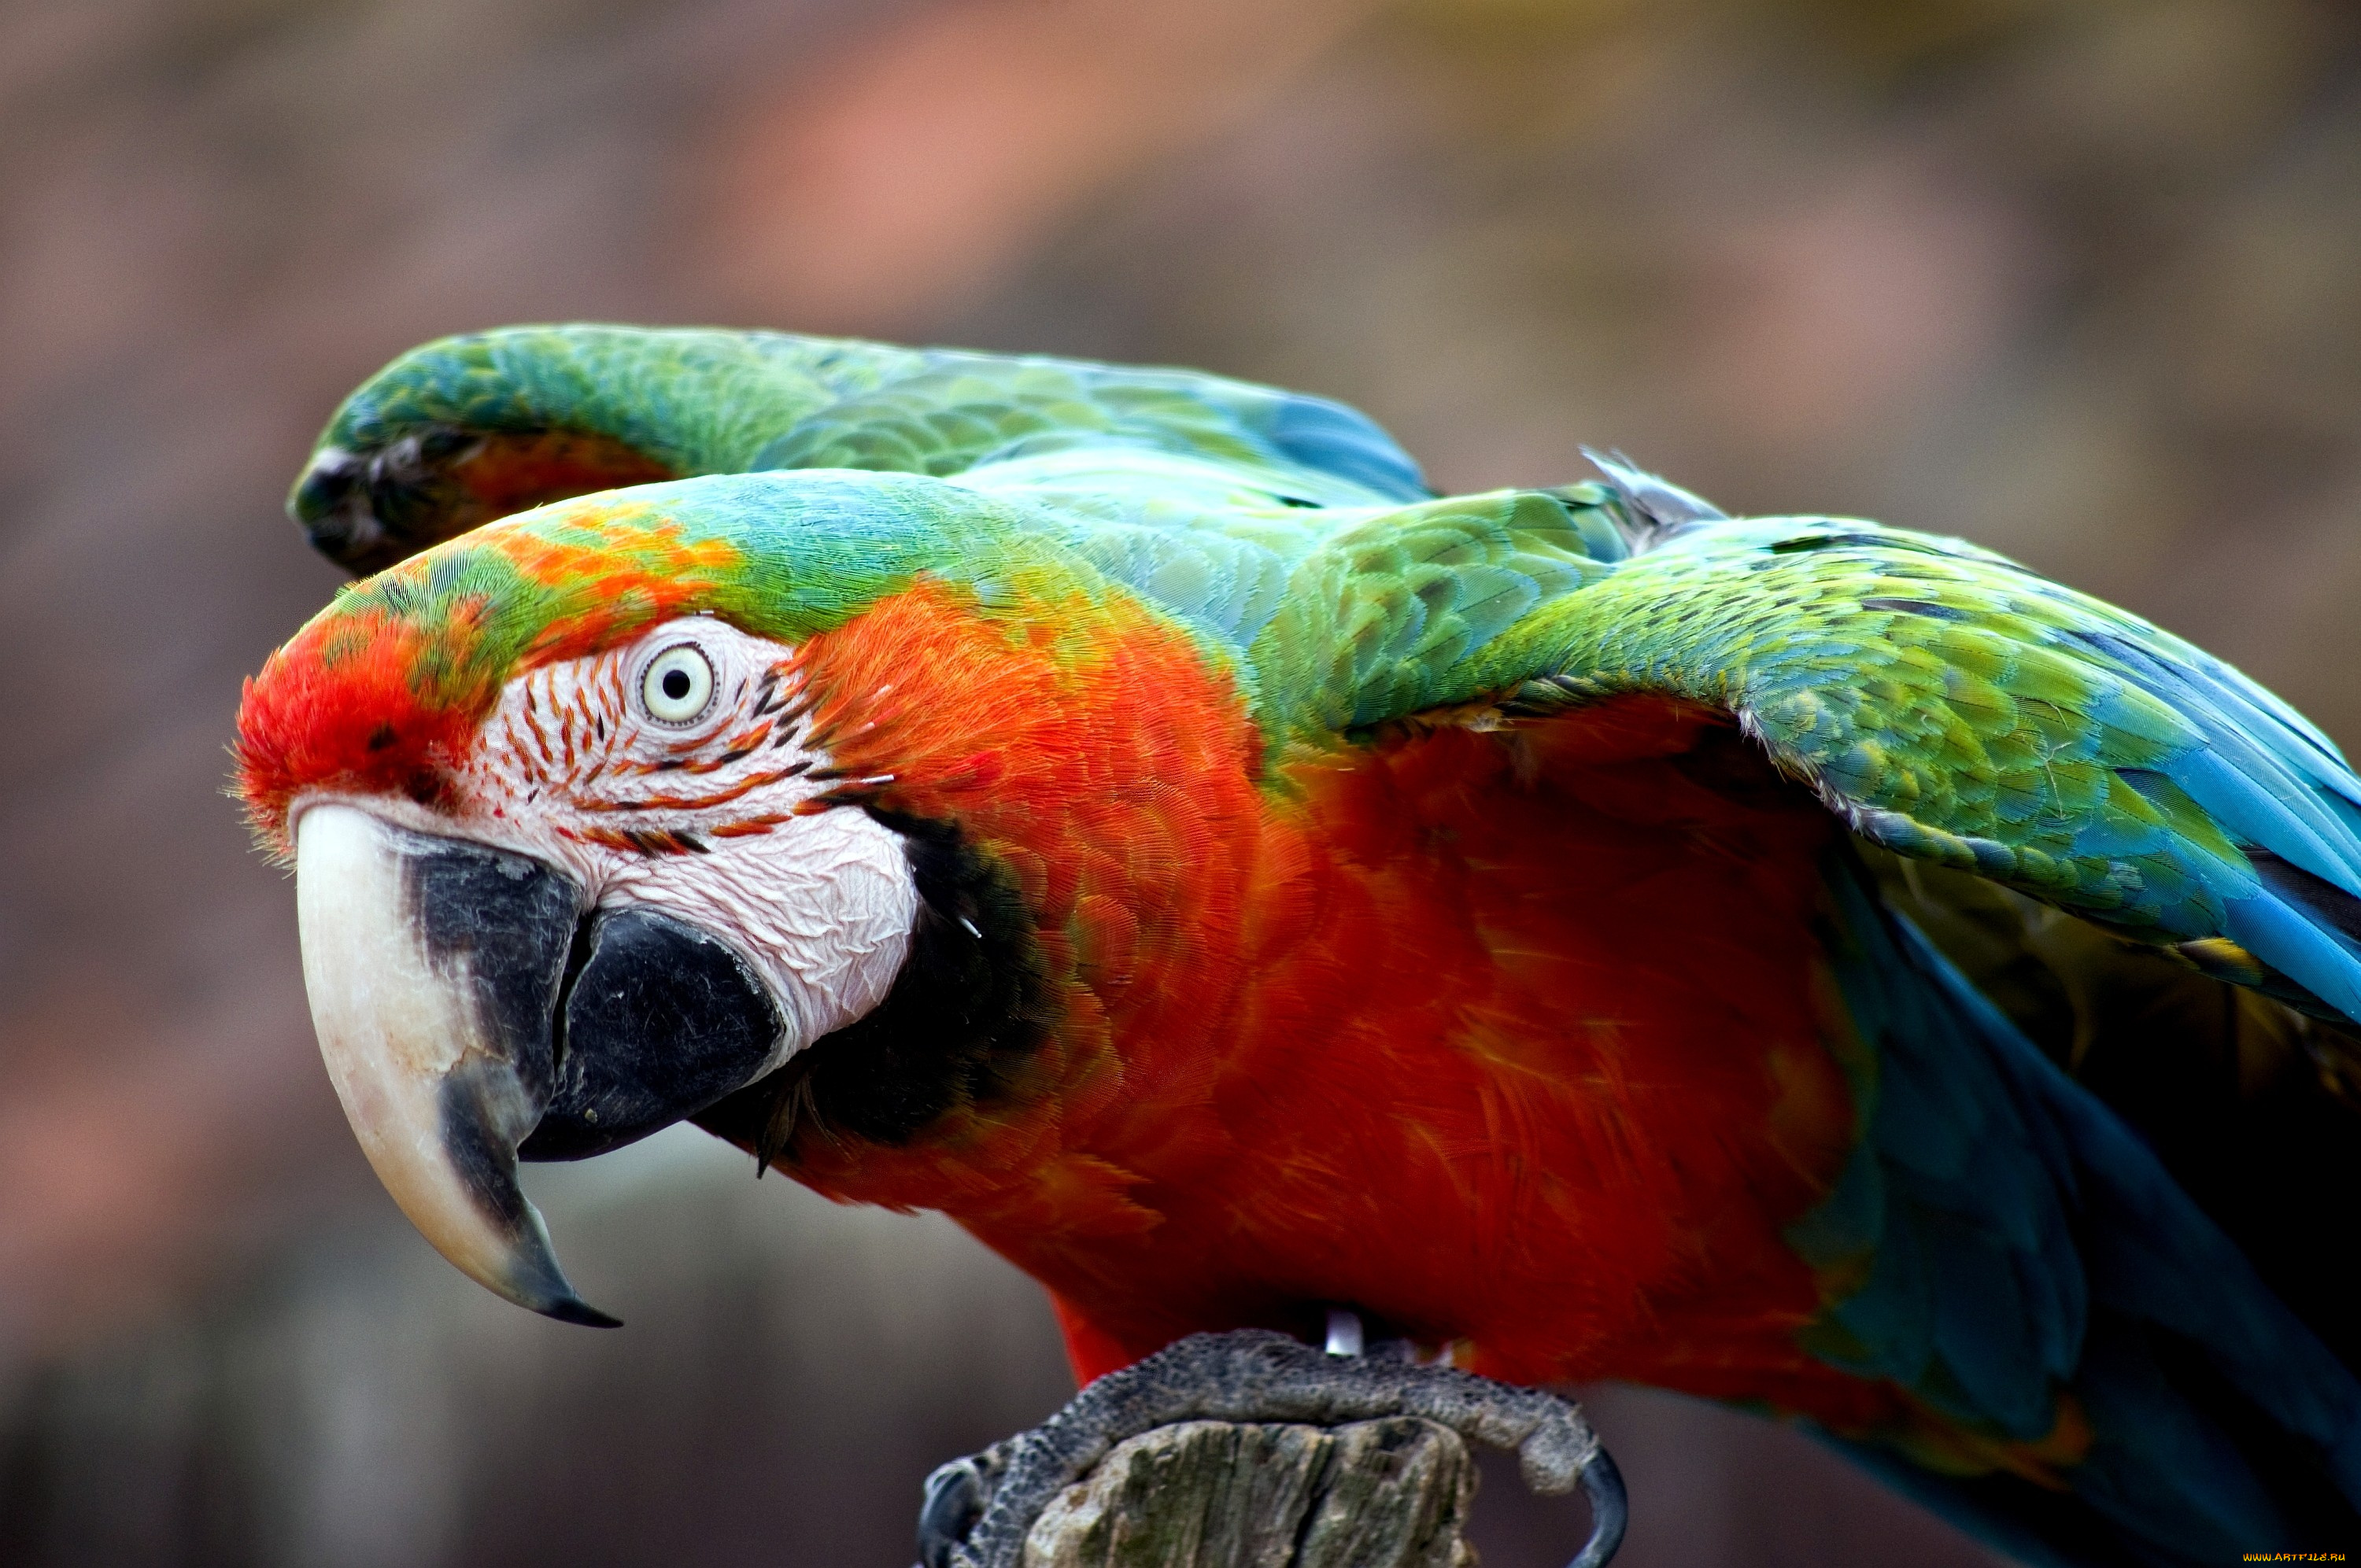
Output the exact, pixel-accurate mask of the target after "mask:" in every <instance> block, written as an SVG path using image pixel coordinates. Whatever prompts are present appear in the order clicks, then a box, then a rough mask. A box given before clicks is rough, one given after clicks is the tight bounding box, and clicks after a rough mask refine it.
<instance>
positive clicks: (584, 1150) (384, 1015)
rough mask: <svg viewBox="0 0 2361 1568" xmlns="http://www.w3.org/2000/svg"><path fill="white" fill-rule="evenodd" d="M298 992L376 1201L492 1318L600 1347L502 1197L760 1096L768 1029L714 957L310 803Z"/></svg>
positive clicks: (534, 872)
mask: <svg viewBox="0 0 2361 1568" xmlns="http://www.w3.org/2000/svg"><path fill="white" fill-rule="evenodd" d="M295 874H296V908H297V915H298V922H299V925H300V927H301V930H302V942H303V983H304V988H305V990H306V991H307V992H309V993H310V996H311V1002H312V1022H313V1027H314V1028H315V1029H317V1031H318V1032H319V1036H320V1054H321V1056H322V1057H323V1058H324V1059H325V1061H326V1063H327V1067H328V1076H329V1078H330V1079H331V1080H333V1081H334V1082H335V1088H336V1095H337V1098H338V1099H340V1100H342V1101H343V1102H344V1107H345V1114H346V1118H347V1119H349V1120H350V1121H351V1123H352V1125H353V1131H354V1133H355V1135H357V1137H358V1138H359V1140H360V1145H361V1149H362V1152H363V1153H365V1154H366V1155H367V1156H368V1161H369V1164H370V1166H371V1167H372V1168H375V1170H376V1171H377V1174H378V1179H379V1180H380V1181H382V1182H384V1183H385V1187H386V1190H387V1191H388V1192H390V1194H392V1197H393V1200H394V1201H395V1202H396V1203H398V1204H399V1205H401V1212H403V1213H405V1214H407V1215H409V1216H410V1220H411V1223H412V1224H414V1225H416V1226H417V1227H418V1229H419V1231H420V1232H421V1234H423V1235H424V1236H425V1237H426V1239H427V1240H428V1241H429V1242H431V1243H433V1244H434V1248H435V1250H436V1251H438V1252H440V1253H442V1254H443V1255H444V1256H445V1257H446V1258H448V1259H450V1260H451V1262H452V1263H453V1264H454V1265H456V1266H457V1267H458V1268H459V1269H460V1270H461V1271H462V1272H464V1273H466V1274H467V1275H468V1276H469V1277H471V1278H474V1279H476V1280H477V1281H478V1282H479V1283H481V1284H483V1285H485V1286H487V1287H489V1288H490V1289H492V1290H493V1291H495V1292H497V1293H498V1294H500V1295H501V1296H505V1297H506V1298H508V1299H510V1300H511V1301H514V1302H516V1303H517V1304H518V1305H519V1306H522V1307H529V1308H531V1309H533V1310H534V1311H536V1312H542V1313H545V1314H546V1315H548V1316H550V1317H553V1318H558V1319H561V1320H563V1321H567V1322H576V1323H588V1324H595V1325H599V1326H608V1327H610V1326H612V1325H613V1324H614V1322H615V1320H614V1319H612V1318H609V1317H608V1316H607V1315H606V1314H605V1313H603V1312H600V1311H598V1310H596V1309H595V1308H593V1307H591V1306H589V1305H588V1303H587V1302H585V1301H584V1300H583V1299H581V1298H580V1297H579V1296H577V1294H576V1293H575V1290H574V1288H573V1286H571V1285H570V1284H568V1283H567V1282H566V1275H565V1272H564V1271H563V1270H562V1269H560V1268H559V1267H558V1265H557V1258H556V1255H555V1253H554V1252H553V1251H552V1250H551V1248H550V1245H549V1235H548V1232H547V1231H546V1230H545V1229H544V1227H543V1224H542V1220H541V1215H540V1213H539V1212H536V1211H535V1210H534V1208H533V1205H532V1203H530V1202H529V1201H526V1199H525V1196H524V1192H523V1190H522V1188H521V1187H520V1186H519V1185H518V1182H517V1159H518V1155H519V1149H520V1146H526V1145H527V1144H528V1140H530V1142H531V1146H527V1147H526V1148H525V1149H524V1153H525V1157H529V1158H531V1157H540V1158H561V1159H563V1158H578V1157H583V1156H586V1155H590V1154H597V1153H600V1152H603V1151H604V1150H606V1149H609V1148H612V1147H615V1146H618V1145H620V1144H624V1143H628V1142H630V1141H631V1140H632V1139H634V1138H637V1137H641V1136H644V1135H646V1134H648V1133H651V1132H653V1131H655V1130H656V1129H657V1128H659V1127H662V1126H665V1125H667V1124H671V1123H673V1122H675V1121H678V1120H680V1119H681V1118H682V1117H684V1116H687V1115H693V1114H694V1113H697V1112H698V1111H701V1110H703V1109H705V1107H706V1106H707V1105H708V1104H710V1103H712V1102H714V1101H716V1100H719V1099H720V1098H721V1097H722V1096H723V1095H725V1094H727V1093H729V1092H730V1091H732V1090H735V1089H737V1088H739V1087H741V1085H742V1084H744V1083H745V1082H747V1081H749V1080H752V1078H753V1077H754V1076H756V1075H757V1074H758V1073H759V1072H760V1071H761V1070H762V1069H763V1067H764V1066H765V1065H766V1064H767V1062H768V1060H769V1058H770V1055H771V1053H772V1050H773V1047H774V1045H775V1044H776V1042H777V1040H778V1037H779V1034H780V1022H779V1015H778V1012H777V1009H776V1007H775V1006H774V1004H773V1003H772V1002H771V1000H770V997H769V994H768V992H767V991H766V990H765V989H764V988H763V985H762V983H761V982H760V981H758V980H757V979H756V978H755V977H754V976H753V975H752V972H751V971H750V970H748V969H747V967H746V966H745V965H744V964H743V963H742V962H741V961H740V960H739V959H737V958H736V956H735V955H734V954H732V953H731V952H730V950H729V949H728V948H726V947H724V946H723V945H722V944H720V943H719V942H717V941H715V940H713V939H712V938H709V937H707V936H705V935H704V934H703V933H700V932H697V931H696V930H695V929H693V928H692V927H687V926H686V925H684V924H682V923H681V922H679V921H676V920H674V919H672V918H670V917H669V916H663V915H658V914H656V913H654V912H653V911H649V910H629V909H626V910H620V911H594V910H591V909H589V908H588V907H586V905H587V900H586V897H585V894H584V891H583V889H582V888H581V886H580V885H579V884H578V883H576V882H575V881H574V880H573V879H571V878H570V877H567V876H566V875H565V874H564V873H563V872H558V871H556V870H555V869H553V868H552V867H550V866H547V865H545V864H544V863H542V862H541V861H535V860H532V859H529V858H527V857H525V856H522V855H516V854H511V853H509V852H507V851H504V850H495V849H491V848H489V847H488V846H485V845H481V844H477V843H473V842H470V841H468V840H467V839H449V838H441V837H436V836H434V835H431V834H425V833H418V832H413V831H412V830H410V829H408V828H400V827H396V826H394V825H393V824H391V823H390V822H387V821H385V820H383V819H382V818H379V817H375V816H373V815H371V814H370V813H368V812H367V811H364V810H361V809H359V808H358V807H356V806H345V805H340V804H334V803H323V804H320V805H317V806H312V807H311V808H310V809H308V810H306V811H305V812H304V813H303V814H302V817H301V818H300V819H299V821H298V823H297V825H296V838H295Z"/></svg>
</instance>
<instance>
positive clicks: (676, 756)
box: [452, 616, 918, 1071]
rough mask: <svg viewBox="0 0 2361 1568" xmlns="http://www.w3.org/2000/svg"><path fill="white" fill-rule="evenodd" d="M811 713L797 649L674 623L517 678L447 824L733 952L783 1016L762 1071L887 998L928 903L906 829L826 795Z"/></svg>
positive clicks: (690, 621) (824, 762) (832, 781)
mask: <svg viewBox="0 0 2361 1568" xmlns="http://www.w3.org/2000/svg"><path fill="white" fill-rule="evenodd" d="M708 670H709V674H710V679H711V683H712V691H711V693H710V697H709V700H704V698H705V694H704V693H703V692H702V691H701V690H700V689H699V688H698V685H697V683H700V682H702V681H703V680H705V679H706V678H707V673H708ZM809 706H810V705H809V702H808V701H807V697H806V694H805V690H804V681H803V675H802V673H801V671H800V668H799V666H798V664H797V661H796V651H795V650H794V649H792V648H790V647H787V646H786V645H785V644H783V643H778V642H773V641H767V640H766V639H763V638H759V637H752V636H749V635H748V634H747V633H745V632H742V631H741V630H737V629H736V628H735V627H732V626H730V625H727V624H725V623H724V622H721V621H719V620H711V619H708V618H706V617H701V616H699V617H688V618H685V619H682V620H673V621H668V622H666V623H664V625H662V626H659V627H656V628H654V629H653V630H649V631H647V632H644V633H642V635H641V636H640V637H638V638H636V639H634V640H633V641H631V643H630V644H628V645H626V646H624V647H621V648H617V649H611V650H609V651H608V652H602V653H598V654H594V655H591V656H589V657H587V658H581V659H572V660H567V661H566V662H564V663H554V664H546V665H543V666H541V667H539V668H537V669H534V670H532V671H530V672H528V673H527V674H524V675H522V676H521V677H519V678H518V679H516V680H514V681H511V683H510V684H509V685H508V688H507V689H506V690H505V691H504V692H502V694H501V696H500V704H499V706H498V707H496V708H495V709H494V711H493V713H492V715H491V716H490V718H488V719H486V720H485V722H484V726H483V728H482V729H481V730H480V731H479V733H478V741H477V746H476V751H475V754H474V755H473V756H472V757H471V758H470V760H469V762H468V765H467V768H466V770H465V771H464V772H463V773H461V774H460V776H459V779H458V781H457V782H458V784H459V791H458V793H459V795H460V803H459V805H458V807H457V809H456V811H455V812H453V813H452V816H453V817H456V819H457V820H459V821H460V822H463V823H464V824H465V825H466V826H467V828H468V829H469V831H470V832H471V833H472V834H474V835H475V836H477V837H479V838H481V839H484V840H486V841H488V842H492V843H497V844H500V845H501V846H503V847H506V848H510V849H513V850H518V851H519V852H522V853H524V854H528V855H533V856H536V857H538V858H540V859H542V860H544V861H548V862H550V863H551V864H554V865H556V866H559V867H561V868H563V869H564V870H565V871H566V872H568V873H569V874H570V875H572V876H574V877H575V878H577V880H579V881H580V882H581V883H582V884H583V886H584V888H585V889H586V890H587V891H588V895H589V897H590V899H591V901H592V902H593V903H594V904H596V905H598V906H599V907H602V908H609V909H616V908H629V907H632V906H646V907H650V908H654V909H661V910H663V911H664V913H666V914H668V915H671V916H675V918H678V919H682V920H685V921H687V922H688V923H689V924H691V925H693V926H696V927H697V928H699V929H700V930H703V931H705V932H706V933H708V935H710V936H712V937H714V938H718V939H719V940H721V941H723V942H726V943H728V944H729V945H730V947H732V948H735V949H736V950H737V951H738V953H739V954H740V955H741V957H743V958H744V959H746V960H747V961H748V962H749V963H751V964H752V965H753V967H754V968H755V969H756V970H757V971H758V972H759V973H761V974H762V975H763V978H764V979H765V980H767V981H769V982H770V986H771V989H772V992H773V994H774V997H775V998H776V1000H777V1002H778V1003H779V1007H780V1011H781V1013H782V1014H784V1015H785V1019H786V1033H785V1036H784V1037H783V1038H782V1039H781V1040H780V1042H779V1045H778V1047H777V1048H776V1049H775V1050H774V1053H773V1055H772V1058H771V1060H770V1061H768V1062H766V1063H765V1064H764V1067H763V1070H764V1071H768V1070H769V1069H771V1068H772V1067H775V1066H776V1065H778V1063H780V1062H783V1061H785V1059H786V1058H788V1057H790V1056H793V1055H794V1054H795V1053H796V1051H799V1050H801V1049H803V1048H804V1047H806V1046H808V1045H810V1044H811V1043H812V1042H814V1041H815V1040H818V1038H820V1037H821V1036H824V1035H827V1034H829V1033H830V1032H832V1031H834V1030H837V1029H840V1028H842V1027H844V1026H845V1025H848V1024H851V1023H852V1022H853V1021H854V1020H856V1019H858V1018H860V1017H862V1015H863V1014H867V1013H868V1012H870V1011H871V1010H872V1009H873V1008H874V1007H876V1006H877V1004H878V1003H881V1002H883V1001H884V999H885V993H886V992H887V991H888V990H889V989H891V987H892V986H893V983H894V978H895V975H897V974H898V973H900V971H901V968H902V963H903V960H904V959H905V958H906V957H907V955H908V952H909V946H910V930H911V927H912V925H913V923H914V922H915V921H916V920H917V912H918V894H917V885H916V883H915V882H914V881H913V880H912V877H911V872H910V866H909V861H908V859H907V857H906V855H905V854H904V852H903V847H902V839H901V837H900V835H898V834H896V833H895V832H894V831H893V830H892V829H891V828H886V827H884V826H883V825H882V824H880V823H878V822H877V821H876V820H875V819H874V818H873V817H871V816H870V815H869V814H868V813H867V812H865V811H862V809H860V808H859V807H858V806H826V805H823V804H820V797H821V796H823V795H830V794H831V792H840V791H841V789H842V786H843V784H844V782H845V781H842V780H840V779H838V778H837V777H836V776H835V775H834V773H833V772H832V766H831V762H830V760H829V757H828V756H827V755H826V754H825V753H824V752H823V751H819V750H818V749H817V748H815V747H813V746H811V745H808V744H807V740H808V739H809V734H810V731H809V727H808V722H807V715H808V712H809ZM683 715H686V718H684V717H683Z"/></svg>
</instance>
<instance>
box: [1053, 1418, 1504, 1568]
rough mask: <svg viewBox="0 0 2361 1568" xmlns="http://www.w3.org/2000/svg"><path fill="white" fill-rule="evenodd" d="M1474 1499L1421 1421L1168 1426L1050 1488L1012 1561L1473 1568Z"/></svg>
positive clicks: (1461, 1450) (1465, 1460)
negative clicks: (1057, 1489) (1470, 1525)
mask: <svg viewBox="0 0 2361 1568" xmlns="http://www.w3.org/2000/svg"><path fill="white" fill-rule="evenodd" d="M1475 1497H1476V1464H1475V1461H1474V1459H1473V1458H1472V1457H1471V1456H1470V1455H1469V1453H1468V1452H1467V1445H1466V1443H1464V1442H1461V1441H1460V1440H1459V1434H1458V1433H1456V1432H1455V1431H1451V1430H1450V1429H1449V1428H1448V1427H1443V1426H1437V1425H1436V1424H1435V1423H1434V1422H1433V1421H1427V1420H1417V1419H1416V1418H1414V1417H1406V1416H1396V1417H1391V1418H1389V1419H1386V1420H1373V1421H1355V1422H1353V1423H1351V1424H1350V1425H1347V1426H1341V1427H1314V1426H1302V1425H1297V1424H1288V1425H1273V1424H1253V1425H1247V1424H1243V1423H1234V1422H1230V1421H1182V1422H1180V1423H1179V1424H1177V1425H1174V1426H1167V1427H1158V1428H1157V1429H1155V1430H1154V1431H1149V1432H1146V1433H1143V1434H1142V1435H1140V1436H1138V1437H1135V1438H1132V1439H1130V1440H1129V1441H1128V1442H1123V1443H1119V1444H1117V1445H1116V1447H1115V1450H1114V1452H1112V1453H1109V1454H1108V1455H1107V1456H1106V1458H1105V1459H1104V1460H1102V1461H1100V1463H1099V1466H1098V1468H1097V1469H1096V1470H1094V1471H1093V1472H1092V1473H1091V1475H1089V1476H1088V1478H1086V1479H1085V1480H1083V1481H1081V1482H1079V1483H1077V1484H1075V1485H1074V1486H1070V1487H1068V1488H1067V1489H1066V1490H1065V1491H1064V1492H1063V1493H1061V1494H1060V1495H1059V1497H1057V1498H1056V1499H1054V1500H1053V1501H1052V1502H1051V1503H1050V1504H1049V1507H1048V1508H1044V1509H1043V1510H1042V1512H1041V1516H1040V1518H1039V1519H1038V1520H1036V1521H1035V1523H1034V1525H1033V1528H1032V1530H1030V1531H1029V1532H1028V1533H1027V1538H1026V1542H1025V1568H1151V1565H1152V1568H1348V1565H1349V1568H1474V1564H1475V1563H1476V1553H1475V1552H1474V1550H1473V1549H1471V1548H1470V1547H1469V1546H1468V1545H1467V1543H1466V1541H1464V1540H1463V1539H1462V1538H1461V1532H1462V1531H1463V1530H1465V1528H1466V1522H1467V1509H1468V1505H1469V1504H1470V1503H1472V1502H1473V1501H1474V1500H1475Z"/></svg>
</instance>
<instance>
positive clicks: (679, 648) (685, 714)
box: [640, 642, 713, 724]
mask: <svg viewBox="0 0 2361 1568" xmlns="http://www.w3.org/2000/svg"><path fill="white" fill-rule="evenodd" d="M640 706H641V707H644V708H646V709H647V710H648V717H649V718H653V719H654V720H655V721H656V722H657V723H658V724H694V723H696V722H697V720H698V719H700V718H704V717H705V710H706V709H707V708H708V707H712V706H713V662H712V661H711V660H709V659H708V658H707V657H706V656H705V650H704V649H702V648H699V647H698V646H697V644H696V643H694V642H675V643H674V644H673V645H672V646H671V647H669V648H667V649H665V650H664V652H661V653H659V654H657V655H656V656H655V657H654V658H653V659H651V660H649V661H648V667H647V668H646V669H645V670H644V671H642V673H641V674H640Z"/></svg>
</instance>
